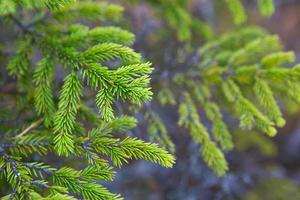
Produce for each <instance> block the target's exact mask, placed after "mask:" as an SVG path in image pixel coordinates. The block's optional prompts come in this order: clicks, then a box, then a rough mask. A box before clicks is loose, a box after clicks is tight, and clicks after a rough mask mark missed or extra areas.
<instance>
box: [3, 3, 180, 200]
mask: <svg viewBox="0 0 300 200" xmlns="http://www.w3.org/2000/svg"><path fill="white" fill-rule="evenodd" d="M72 2H73V1H69V0H53V1H48V0H39V1H32V0H21V1H19V0H18V1H5V0H2V1H0V15H2V16H3V17H4V18H5V19H6V20H9V21H11V22H12V23H14V24H13V25H16V27H17V28H19V30H20V32H19V35H20V37H19V38H18V42H17V47H16V54H15V55H14V56H13V57H12V58H11V59H10V61H9V63H8V66H7V69H8V71H9V73H10V75H12V76H13V77H15V78H16V79H17V81H18V90H19V91H20V92H23V94H26V96H27V97H26V100H25V104H26V105H27V106H34V108H35V110H36V112H32V111H31V113H30V114H29V116H27V119H24V124H28V123H30V124H29V125H27V128H26V127H25V128H24V129H22V131H21V132H20V133H18V134H17V132H9V131H8V133H7V134H8V135H9V139H8V140H5V141H3V143H2V141H1V144H0V178H1V180H4V181H6V182H7V184H8V185H9V186H10V187H11V190H10V194H8V196H6V197H3V199H51V200H56V199H60V200H62V199H65V200H71V199H77V198H80V199H81V198H84V199H97V200H98V199H103V200H106V199H115V200H117V199H122V197H121V196H120V195H116V194H113V193H111V192H110V191H108V190H107V189H106V188H105V187H103V186H102V185H100V184H99V181H112V180H113V178H114V175H115V172H114V167H121V166H122V165H123V164H125V163H128V162H129V161H130V160H132V159H144V160H147V161H150V162H153V163H157V164H159V165H162V166H164V167H172V166H173V164H174V157H173V156H172V155H170V154H169V153H168V152H167V151H166V150H165V149H162V148H160V147H158V145H156V144H154V143H147V142H145V141H143V140H140V139H138V138H131V137H128V136H126V135H124V133H126V132H127V131H129V130H130V129H132V128H134V127H135V126H136V123H137V122H136V120H135V119H134V118H131V117H128V116H121V117H116V116H115V112H114V103H115V102H116V101H126V102H129V103H133V104H138V105H141V104H142V103H143V102H146V101H149V100H150V99H151V96H152V92H151V90H150V87H149V81H150V79H149V75H150V74H151V72H152V67H151V63H149V62H143V61H142V58H141V55H140V54H139V53H136V52H135V51H134V50H133V49H131V48H130V47H128V45H131V44H132V43H133V41H134V35H133V34H132V33H130V32H128V31H126V30H123V29H121V28H118V27H113V26H109V27H105V26H103V27H96V28H93V29H89V28H88V27H87V26H84V25H82V24H76V22H77V21H78V20H80V19H92V20H104V21H106V20H113V21H115V20H117V19H119V18H120V16H121V15H122V14H121V12H122V8H121V7H120V6H117V5H108V4H103V3H96V2H93V1H82V2H78V3H74V4H73V3H72ZM71 3H72V4H71ZM45 6H46V7H48V8H49V9H50V10H52V11H51V12H50V11H47V10H45V9H43V8H44V7H45ZM17 9H18V10H19V9H24V10H27V9H28V10H32V9H35V10H38V11H37V12H38V13H37V14H36V16H35V17H34V20H33V21H32V22H29V23H24V24H23V22H21V21H19V19H18V18H17V16H18V15H17ZM33 13H34V12H33ZM36 52H40V53H41V54H36ZM37 55H41V56H40V60H39V61H38V62H37V63H35V64H34V61H33V60H34V59H33V57H34V56H35V57H36V56H37ZM58 66H61V67H58ZM56 71H59V74H60V76H61V75H63V76H64V78H63V84H62V85H59V84H58V83H59V82H60V80H61V77H59V76H58V77H56V76H57V75H56V74H57V73H55V72H56ZM57 87H59V88H60V92H59V93H56V92H55V91H56V88H57ZM92 91H95V92H96V95H95V96H94V99H95V105H97V107H98V109H99V115H98V114H96V113H95V112H94V111H93V109H92V108H90V105H89V106H87V105H85V103H86V102H85V99H84V97H85V95H87V94H91V92H92ZM92 94H93V93H92ZM115 133H118V137H117V136H116V135H114V134H115ZM120 134H121V135H120ZM50 152H52V153H56V154H57V156H59V157H58V158H59V159H60V162H61V164H62V166H64V167H62V168H58V167H54V166H53V167H52V166H49V165H47V164H45V163H44V162H47V160H44V159H43V157H42V156H44V155H47V154H48V153H50ZM33 155H40V156H37V157H36V158H35V159H36V162H29V161H28V160H27V159H30V158H32V156H33ZM63 156H64V157H66V158H64V157H63ZM70 162H71V163H73V162H75V163H79V164H77V165H76V166H77V167H80V169H81V170H77V169H73V168H70V167H67V165H68V163H70Z"/></svg>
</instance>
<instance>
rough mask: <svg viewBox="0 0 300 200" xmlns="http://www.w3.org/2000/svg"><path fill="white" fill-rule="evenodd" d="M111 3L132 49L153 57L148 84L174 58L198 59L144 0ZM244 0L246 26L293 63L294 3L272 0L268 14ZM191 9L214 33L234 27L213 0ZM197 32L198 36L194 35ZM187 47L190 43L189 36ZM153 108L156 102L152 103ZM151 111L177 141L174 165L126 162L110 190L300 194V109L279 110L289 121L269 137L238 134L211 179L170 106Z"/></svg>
mask: <svg viewBox="0 0 300 200" xmlns="http://www.w3.org/2000/svg"><path fill="white" fill-rule="evenodd" d="M113 2H116V3H121V4H123V5H124V6H125V12H126V17H127V18H129V19H130V20H129V21H128V22H127V23H128V24H127V26H128V27H129V29H130V30H132V31H133V32H134V33H135V34H136V35H137V40H136V43H135V49H137V50H138V51H139V52H142V53H143V54H144V57H146V58H147V59H149V60H150V61H151V62H153V63H154V66H155V73H154V76H153V78H152V79H153V83H152V84H153V87H154V89H155V85H156V80H157V79H159V80H160V79H164V76H162V77H160V76H159V78H157V75H159V74H160V75H161V74H164V73H166V72H167V73H168V72H170V71H172V70H173V71H175V72H176V70H178V68H180V67H182V66H178V65H179V64H180V65H184V67H185V68H187V67H188V65H189V62H193V59H195V60H199V58H194V57H193V55H192V56H190V55H189V57H188V59H187V58H186V56H187V55H182V54H183V53H182V52H181V50H182V49H186V48H187V47H186V43H185V42H180V41H178V40H177V39H176V37H177V35H176V34H177V31H178V30H176V28H174V27H173V28H172V27H168V25H166V24H165V23H166V20H165V19H164V17H163V15H159V14H157V10H155V6H153V4H151V2H150V1H142V0H141V1H135V2H136V4H132V2H131V1H130V3H128V1H120V0H116V1H113ZM133 2H134V1H133ZM149 2H150V3H149ZM153 2H155V1H153ZM245 2H246V3H245V6H246V10H247V13H248V16H249V19H248V22H247V25H249V24H250V25H259V26H262V27H264V28H266V29H267V30H268V31H269V32H271V33H274V34H278V35H279V37H280V38H281V40H282V41H283V43H284V45H285V48H286V50H291V51H294V52H295V54H296V55H297V61H300V1H299V0H276V1H275V4H276V13H275V14H274V15H273V16H272V17H271V18H266V17H262V16H261V15H260V14H259V12H258V9H257V6H256V3H255V1H254V0H248V1H245ZM189 7H190V12H191V13H193V15H194V16H197V17H199V19H203V20H205V21H206V22H209V24H211V25H212V27H213V29H214V31H215V32H216V33H217V34H219V33H223V32H226V31H227V30H229V29H232V28H233V27H234V24H233V23H232V18H231V15H230V14H229V12H228V10H227V9H224V5H222V4H221V3H219V2H218V0H215V1H212V0H193V1H190V5H189ZM165 32H169V33H168V34H165V35H168V37H165V35H164V33H165ZM170 33H171V34H170ZM172 35H173V36H172ZM172 37H174V38H172ZM201 38H202V37H201V36H199V38H196V40H198V39H199V40H201ZM193 39H194V38H193ZM188 48H193V42H191V44H190V45H189V47H188ZM180 59H182V60H180ZM200 59H201V58H200ZM178 63H179V64H178ZM152 106H158V105H156V104H155V102H154V103H152ZM156 110H160V115H161V117H162V119H163V121H164V122H165V123H166V126H167V128H168V131H169V134H170V135H171V138H172V140H173V142H174V143H175V146H176V149H175V152H176V156H177V163H176V165H175V167H174V168H172V169H163V168H161V167H159V166H155V165H152V164H150V163H147V162H144V161H135V162H132V163H130V164H129V165H127V166H126V167H124V168H123V169H121V170H119V172H118V174H117V178H116V180H115V181H114V182H112V183H110V184H109V185H108V187H109V188H110V189H111V190H112V191H114V192H118V193H121V194H123V195H124V197H125V199H128V200H140V199H143V200H222V199H246V200H256V199H259V200H260V199H261V200H277V199H278V200H281V199H282V200H286V199H292V200H294V199H295V200H297V199H300V185H299V184H300V155H299V153H300V123H299V122H300V112H299V109H298V108H295V107H291V108H288V109H286V110H285V111H284V115H285V118H286V121H287V124H286V126H285V127H284V128H282V129H280V130H279V134H278V135H277V136H276V137H275V138H273V139H268V138H264V139H262V138H260V139H259V140H257V141H259V142H257V141H256V142H253V144H246V143H243V141H242V140H240V139H239V138H242V137H236V138H237V139H236V141H235V146H236V148H235V149H234V150H233V151H231V152H229V153H227V154H226V157H227V159H228V161H229V166H230V171H229V173H228V174H227V175H226V176H224V177H217V176H216V175H214V173H213V172H212V171H211V170H210V169H208V168H207V167H206V165H205V164H204V163H203V162H202V161H201V160H202V159H201V156H200V154H199V147H198V146H197V145H196V144H195V143H194V142H193V141H192V140H191V138H190V137H189V134H188V133H187V131H186V130H182V129H179V128H178V127H177V126H174V124H176V123H177V114H176V110H174V109H172V108H168V107H164V108H159V107H156ZM137 117H139V116H137ZM225 118H226V116H225ZM140 124H143V122H142V121H140ZM235 127H236V126H235ZM235 127H234V126H233V127H232V129H231V131H232V132H234V134H236V135H238V134H245V133H240V130H238V129H237V130H235ZM143 130H144V129H143V125H141V127H140V128H139V130H135V133H136V134H138V136H139V137H142V138H143V137H144V138H145V137H146V135H147V134H146V133H145V134H141V132H143ZM145 139H147V138H145ZM254 140H255V139H253V141H254Z"/></svg>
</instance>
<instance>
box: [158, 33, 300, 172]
mask: <svg viewBox="0 0 300 200" xmlns="http://www.w3.org/2000/svg"><path fill="white" fill-rule="evenodd" d="M199 55H200V57H201V62H200V63H199V64H198V65H197V66H195V67H193V68H190V69H189V70H186V71H185V72H182V73H177V74H176V75H175V76H174V77H171V79H170V80H169V82H170V83H166V81H165V80H163V82H164V84H165V85H167V87H165V88H164V89H163V91H161V93H160V94H158V95H157V99H158V101H159V102H160V103H161V104H162V105H165V104H166V102H168V103H169V104H170V105H172V106H176V105H177V106H178V113H179V120H178V124H179V126H183V127H185V128H187V129H188V130H189V132H190V134H191V137H192V138H193V140H194V141H195V142H196V143H199V144H201V145H200V146H201V149H200V151H201V155H202V157H203V160H204V161H205V162H206V163H207V165H208V166H210V167H211V168H212V169H213V170H214V171H215V172H216V173H217V174H219V175H224V174H225V173H226V171H227V170H228V164H227V162H226V160H225V157H224V155H223V153H222V151H228V150H231V149H232V148H233V141H232V134H231V133H230V131H229V128H228V126H227V123H226V120H224V119H223V113H224V112H225V113H226V115H227V116H228V115H231V116H232V117H233V118H234V117H237V118H238V119H239V121H240V123H239V124H240V128H241V129H243V130H246V131H247V130H258V131H261V132H264V133H265V134H267V135H268V136H271V137H273V136H274V135H276V133H277V131H276V128H277V127H282V126H284V125H285V120H284V118H283V117H282V113H281V111H280V110H281V109H280V108H279V105H278V103H277V102H278V101H279V98H281V99H282V101H284V102H287V101H288V102H289V101H296V102H299V101H298V99H297V98H295V97H297V96H298V95H299V93H298V91H297V90H293V92H291V91H290V90H289V89H288V90H287V88H286V85H291V86H292V88H296V87H297V85H299V80H300V79H299V66H298V65H296V64H294V62H295V55H294V54H293V53H292V52H285V51H284V50H283V47H282V44H281V42H280V40H279V38H278V37H277V36H274V35H271V34H269V33H267V32H266V31H264V30H262V29H260V28H257V27H247V28H241V29H239V30H238V31H234V32H231V33H225V34H224V35H222V36H221V37H220V38H219V39H217V40H215V41H212V42H208V43H206V45H204V46H203V47H201V48H200V49H199ZM179 88H180V89H179ZM182 91H184V95H180V92H182ZM166 94H168V95H166ZM170 96H171V97H172V98H171V99H172V101H170V100H169V99H170ZM199 111H200V112H199ZM229 113H230V114H229ZM200 115H201V116H202V115H203V116H202V117H200ZM201 118H204V119H205V122H204V121H202V119H201ZM207 120H208V121H209V122H207ZM240 137H242V136H240ZM247 138H248V137H246V136H245V138H243V141H245V140H247ZM252 138H253V137H251V138H250V136H249V141H248V140H247V141H248V142H249V143H248V145H249V144H251V141H253V140H252ZM256 138H257V137H256ZM262 142H263V141H262ZM244 143H245V142H244Z"/></svg>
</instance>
